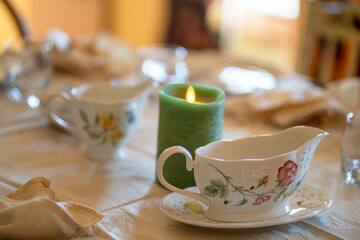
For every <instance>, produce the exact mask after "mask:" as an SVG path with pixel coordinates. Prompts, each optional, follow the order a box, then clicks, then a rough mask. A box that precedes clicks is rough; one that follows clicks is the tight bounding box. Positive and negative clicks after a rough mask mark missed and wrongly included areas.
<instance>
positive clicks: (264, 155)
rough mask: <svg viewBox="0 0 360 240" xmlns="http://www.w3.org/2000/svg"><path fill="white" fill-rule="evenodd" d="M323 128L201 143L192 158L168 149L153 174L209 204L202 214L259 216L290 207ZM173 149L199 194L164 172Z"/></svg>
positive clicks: (234, 218) (221, 217)
mask: <svg viewBox="0 0 360 240" xmlns="http://www.w3.org/2000/svg"><path fill="white" fill-rule="evenodd" d="M326 135H328V133H327V132H325V131H323V130H320V129H317V128H313V127H306V126H298V127H292V128H289V129H286V130H284V131H281V132H279V133H276V134H272V135H259V136H253V137H248V138H243V139H238V140H233V141H226V140H222V141H216V142H212V143H209V144H207V145H206V146H203V147H199V148H198V149H196V151H195V160H194V161H193V160H192V156H191V154H190V153H189V152H188V151H187V150H186V149H185V148H183V147H181V146H174V147H170V148H168V149H166V150H165V151H164V152H163V153H162V154H161V155H160V157H159V159H158V165H157V176H158V178H159V180H160V182H161V183H162V184H163V185H164V186H165V187H166V188H168V189H169V190H172V191H175V192H178V193H181V194H184V195H188V196H190V197H192V198H195V199H197V200H200V201H201V202H203V203H205V204H206V205H208V206H209V208H208V210H207V211H206V212H205V216H206V217H208V218H210V219H213V220H218V221H225V222H245V221H246V222H248V221H261V220H265V219H271V218H275V217H278V216H281V215H284V214H287V213H288V212H290V210H291V209H290V205H289V196H290V195H291V194H292V193H294V192H295V190H296V189H297V188H298V187H299V185H300V184H301V182H302V180H303V179H304V177H305V174H306V172H307V171H308V169H309V165H310V162H311V159H312V157H313V154H314V151H315V149H316V147H317V145H318V144H319V142H320V141H321V140H322V139H323V138H324V137H325V136H326ZM175 153H182V154H184V155H185V157H186V168H187V170H188V171H191V170H192V169H194V176H195V181H196V185H197V187H198V189H199V190H200V193H201V194H198V193H193V192H189V191H186V190H183V189H179V188H177V187H174V186H173V185H171V184H169V183H168V182H167V181H166V180H165V179H164V177H163V175H162V168H163V165H164V164H165V162H166V159H167V158H168V157H169V156H171V155H172V154H175Z"/></svg>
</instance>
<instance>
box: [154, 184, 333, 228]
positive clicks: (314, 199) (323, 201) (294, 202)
mask: <svg viewBox="0 0 360 240" xmlns="http://www.w3.org/2000/svg"><path fill="white" fill-rule="evenodd" d="M186 190H188V191H193V192H199V190H198V189H197V188H196V187H191V188H187V189H186ZM188 201H194V202H197V203H199V204H200V205H201V206H202V208H203V210H204V211H206V210H207V208H208V207H207V206H206V205H204V204H203V203H201V202H199V201H197V200H194V199H192V198H190V197H188V196H185V195H182V194H179V193H175V192H173V193H170V194H168V195H167V196H165V197H164V199H163V201H162V203H161V206H160V209H161V210H162V211H163V212H164V213H165V214H166V215H167V216H169V217H170V218H172V219H174V220H176V221H179V222H182V223H186V224H190V225H195V226H201V227H209V228H223V229H224V228H229V229H249V228H259V227H269V226H275V225H280V224H286V223H292V222H296V221H300V220H304V219H306V218H310V217H313V216H315V215H316V214H318V213H320V212H322V211H324V210H325V209H326V208H328V207H330V205H331V202H332V200H331V196H330V193H329V192H328V191H326V190H324V189H321V188H318V187H313V186H308V185H304V186H302V187H299V189H298V190H296V192H295V193H294V194H293V195H292V196H291V197H290V206H291V211H290V212H289V213H288V214H286V215H284V216H281V217H277V218H272V219H268V220H262V221H255V222H236V223H228V222H219V221H213V220H210V219H207V218H206V217H205V216H204V214H202V213H195V212H193V211H191V210H189V209H188V208H186V207H185V206H184V204H185V203H186V202H188Z"/></svg>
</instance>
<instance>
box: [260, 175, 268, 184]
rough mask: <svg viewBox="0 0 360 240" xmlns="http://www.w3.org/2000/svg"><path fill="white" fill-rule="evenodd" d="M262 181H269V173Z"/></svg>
mask: <svg viewBox="0 0 360 240" xmlns="http://www.w3.org/2000/svg"><path fill="white" fill-rule="evenodd" d="M261 181H262V182H263V183H267V182H268V181H269V175H266V176H264V177H263V178H262V179H261Z"/></svg>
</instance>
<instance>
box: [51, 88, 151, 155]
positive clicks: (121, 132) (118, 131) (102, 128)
mask: <svg viewBox="0 0 360 240" xmlns="http://www.w3.org/2000/svg"><path fill="white" fill-rule="evenodd" d="M151 88H152V85H151V83H144V84H142V85H138V86H124V85H117V86H111V85H108V84H87V85H82V86H79V87H75V88H73V89H71V91H70V92H69V93H66V92H63V93H62V94H58V95H54V96H52V97H50V98H49V100H48V111H49V115H50V119H51V120H52V121H53V122H54V123H55V124H56V125H57V126H59V127H61V128H63V129H65V130H66V131H68V132H70V133H71V134H73V135H75V136H76V137H78V138H79V139H80V140H81V141H83V142H84V143H85V145H86V152H85V154H86V155H87V156H88V157H90V158H91V159H96V160H100V161H101V160H110V159H123V158H125V152H124V150H123V146H124V143H125V141H126V139H128V137H129V136H130V134H131V133H132V131H133V130H134V127H135V124H136V122H137V120H138V118H139V117H140V114H141V112H142V108H143V105H144V103H145V102H146V99H147V97H148V95H149V93H150V91H151ZM57 99H58V100H62V102H65V104H66V105H65V108H69V109H70V113H71V114H70V118H71V119H70V120H66V119H65V118H64V117H61V116H60V115H59V114H58V111H57V110H56V109H58V108H56V106H57V105H56V103H58V102H59V101H56V100H57Z"/></svg>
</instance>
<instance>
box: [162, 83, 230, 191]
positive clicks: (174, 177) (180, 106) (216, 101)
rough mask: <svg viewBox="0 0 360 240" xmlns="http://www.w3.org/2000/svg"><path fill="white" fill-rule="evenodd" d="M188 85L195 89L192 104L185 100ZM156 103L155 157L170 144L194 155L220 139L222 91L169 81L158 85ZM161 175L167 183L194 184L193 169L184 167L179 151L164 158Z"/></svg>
mask: <svg viewBox="0 0 360 240" xmlns="http://www.w3.org/2000/svg"><path fill="white" fill-rule="evenodd" d="M189 86H193V88H194V90H195V94H196V102H195V103H190V102H187V101H186V91H187V89H188V87H189ZM159 102H160V110H159V126H158V142H157V158H158V157H159V156H160V154H161V153H162V152H163V151H164V150H165V149H166V148H169V147H171V146H183V147H184V148H186V149H187V150H189V152H190V153H191V154H192V156H193V157H194V156H195V153H194V152H195V149H196V148H198V147H200V146H204V145H206V144H208V143H210V142H213V141H216V140H220V139H221V135H222V128H223V120H224V102H225V93H224V91H223V90H221V89H219V88H216V87H210V86H204V85H195V84H188V83H180V84H169V85H165V86H164V87H162V88H161V90H160V93H159ZM163 174H164V177H165V179H166V180H167V181H168V182H169V183H170V184H172V185H174V186H177V187H179V188H186V187H190V186H195V185H196V184H195V179H194V174H193V171H191V172H189V171H187V170H186V166H185V157H184V156H183V155H182V154H174V155H172V156H171V157H170V158H168V160H167V161H166V163H165V165H164V168H163ZM157 181H158V180H157ZM158 183H160V182H159V181H158Z"/></svg>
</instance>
